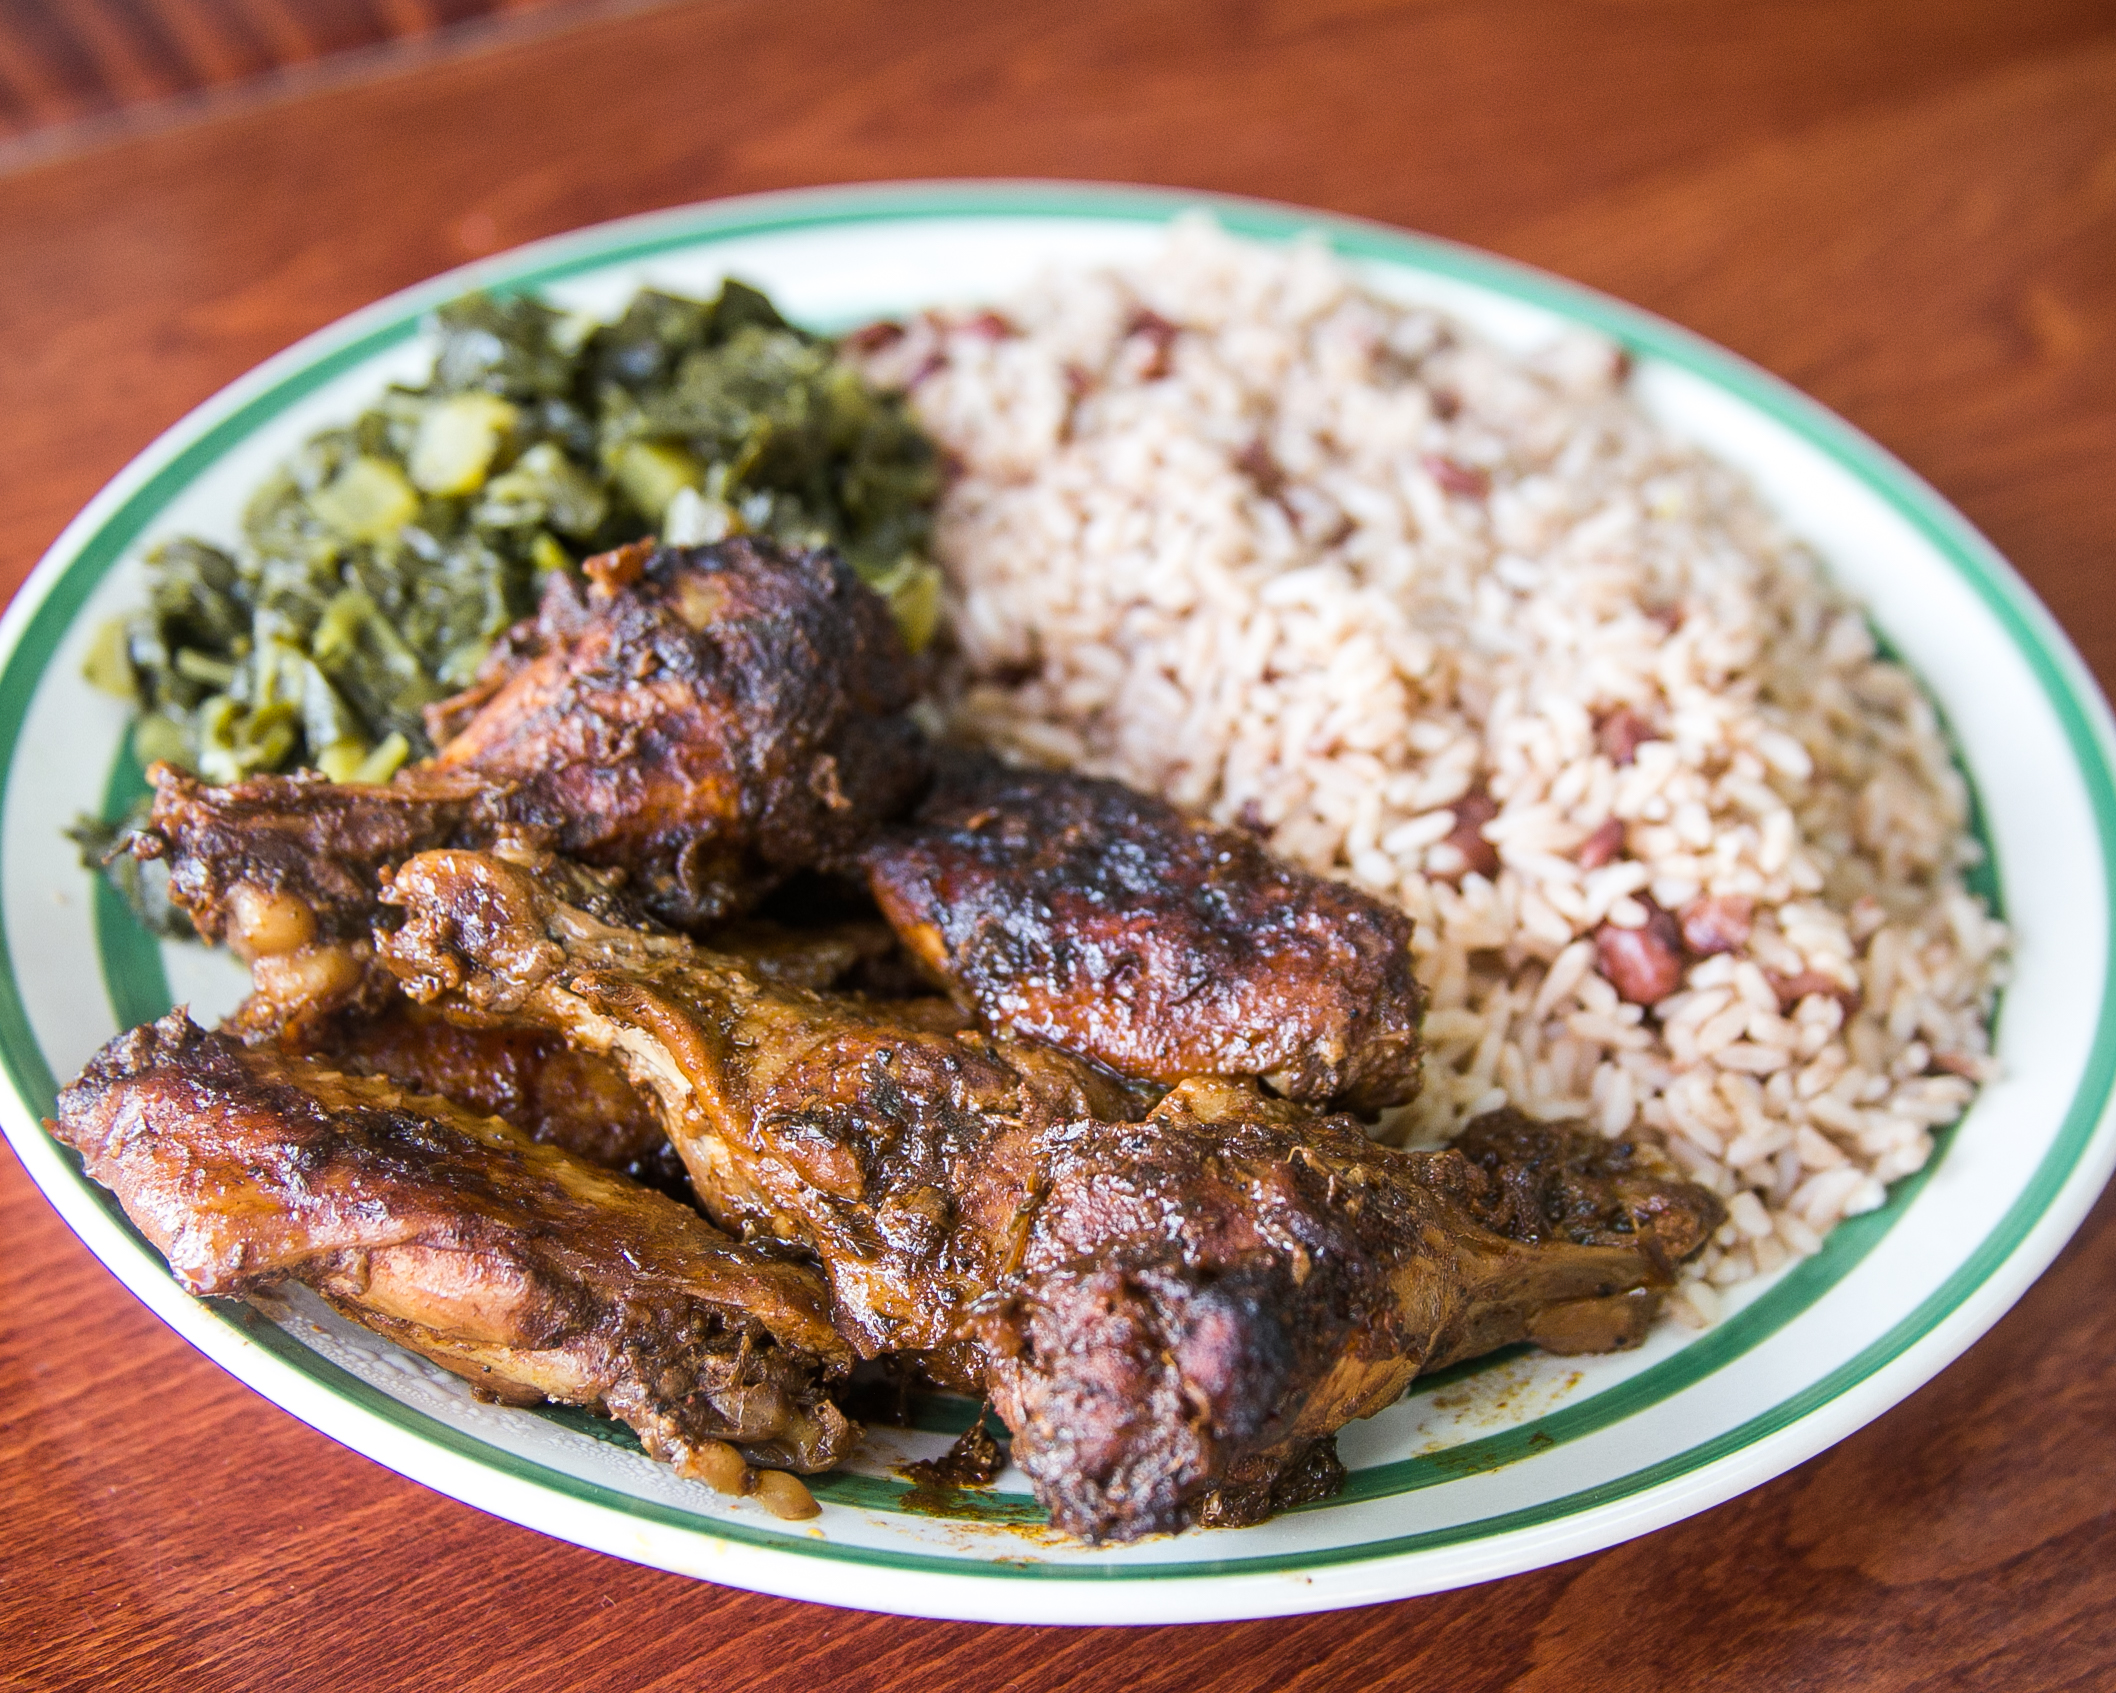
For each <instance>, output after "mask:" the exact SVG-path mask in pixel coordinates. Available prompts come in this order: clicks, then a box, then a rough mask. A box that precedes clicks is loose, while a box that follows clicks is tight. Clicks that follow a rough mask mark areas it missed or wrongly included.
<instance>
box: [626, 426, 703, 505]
mask: <svg viewBox="0 0 2116 1693" xmlns="http://www.w3.org/2000/svg"><path fill="white" fill-rule="evenodd" d="M610 470H611V473H612V474H613V475H614V476H615V477H616V478H617V483H618V486H619V487H621V488H623V489H624V491H625V492H626V493H627V494H629V495H630V496H631V498H632V503H633V504H634V505H636V506H637V507H638V508H639V509H640V510H641V511H642V512H644V513H645V514H646V516H647V517H648V518H649V519H650V520H652V521H653V522H655V523H659V522H660V521H661V518H662V514H663V513H664V512H666V511H667V510H668V509H669V502H670V501H671V500H673V499H674V498H675V497H676V496H677V494H678V493H679V492H680V491H682V490H683V489H685V488H691V489H696V488H700V487H702V486H704V483H705V466H704V465H702V464H700V463H699V462H698V461H697V460H696V459H695V458H693V457H692V456H691V455H690V454H689V453H687V452H685V451H684V450H683V449H682V448H681V447H672V446H670V445H669V444H668V443H667V442H665V441H627V442H626V443H625V444H624V445H623V446H622V447H619V448H618V449H617V454H616V458H615V461H614V462H613V463H612V464H611V466H610Z"/></svg>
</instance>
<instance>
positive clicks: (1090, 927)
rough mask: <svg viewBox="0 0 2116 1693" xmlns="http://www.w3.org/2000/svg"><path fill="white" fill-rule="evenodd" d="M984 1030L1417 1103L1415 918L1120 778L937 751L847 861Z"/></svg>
mask: <svg viewBox="0 0 2116 1693" xmlns="http://www.w3.org/2000/svg"><path fill="white" fill-rule="evenodd" d="M863 862H864V864H865V867H866V870H867V877H868V883H869V886H870V887H871V889H872V890H873V893H874V896H875V899H876V901H877V902H878V903H879V904H880V905H881V907H882V910H883V912H884V913H885V914H886V915H887V916H888V918H889V920H890V922H891V923H892V924H893V925H894V926H895V928H896V930H897V932H898V934H899V935H900V936H902V937H903V940H904V942H905V944H906V945H907V946H908V947H909V948H910V949H911V951H912V952H913V953H914V954H915V955H916V956H917V957H918V958H919V960H920V961H921V962H922V963H923V964H924V965H925V966H926V967H927V969H928V970H929V971H930V972H931V973H932V975H933V976H934V978H935V979H936V980H937V981H939V982H940V983H942V984H943V985H944V986H945V987H946V988H947V989H948V990H949V992H951V993H953V994H955V995H956V996H958V997H959V998H960V999H961V1000H962V1001H963V1002H964V1003H965V1004H966V1005H968V1006H970V1007H972V1008H973V1009H974V1010H975V1011H976V1012H977V1013H978V1015H979V1016H981V1017H983V1018H984V1019H985V1020H986V1021H987V1022H988V1023H989V1024H991V1025H992V1026H995V1027H1003V1028H1011V1029H1014V1030H1016V1031H1017V1032H1019V1033H1021V1034H1025V1035H1033V1036H1034V1037H1036V1038H1037V1039H1039V1040H1044V1041H1048V1042H1050V1043H1051V1044H1052V1045H1054V1046H1059V1047H1063V1048H1065V1049H1066V1050H1067V1051H1070V1052H1076V1053H1079V1054H1080V1055H1082V1056H1083V1057H1087V1058H1091V1059H1094V1060H1095V1061H1097V1062H1098V1063H1102V1064H1106V1065H1108V1066H1109V1067H1110V1068H1111V1069H1113V1070H1118V1071H1121V1072H1123V1073H1125V1074H1127V1075H1133V1076H1140V1077H1144V1078H1146V1079H1148V1080H1152V1081H1156V1082H1160V1083H1163V1084H1171V1085H1172V1084H1174V1083H1176V1082H1179V1081H1181V1080H1183V1079H1184V1078H1185V1077H1188V1076H1261V1077H1264V1078H1266V1079H1267V1080H1268V1081H1269V1082H1270V1084H1271V1086H1272V1088H1273V1089H1274V1090H1275V1091H1277V1092H1278V1093H1280V1094H1282V1095H1284V1096H1286V1097H1288V1098H1292V1099H1298V1100H1302V1101H1305V1102H1309V1103H1313V1104H1318V1105H1322V1104H1332V1103H1334V1104H1336V1105H1338V1106H1340V1107H1343V1108H1345V1109H1350V1110H1356V1111H1363V1112H1372V1111H1378V1110H1380V1109H1382V1108H1384V1107H1387V1106H1392V1105H1401V1104H1403V1103H1404V1102H1405V1101H1406V1100H1408V1099H1410V1098H1411V1097H1412V1096H1413V1095H1414V1094H1415V1093H1416V1092H1417V1089H1418V1062H1419V1042H1418V1025H1419V1022H1420V1020H1421V1018H1422V1017H1423V1015H1424V997H1423V995H1422V993H1421V991H1420V989H1419V986H1418V983H1417V980H1416V978H1415V977H1414V976H1413V975H1412V973H1411V953H1410V940H1411V920H1410V918H1409V917H1407V916H1405V915H1404V913H1403V912H1402V911H1401V910H1399V909H1398V908H1396V907H1395V906H1392V905H1388V904H1386V903H1384V902H1383V901H1381V900H1378V899H1374V898H1372V897H1371V896H1369V895H1367V894H1363V893H1361V892H1359V891H1358V890H1357V889H1354V888H1350V887H1347V886H1345V885H1344V884H1343V883H1341V882H1332V881H1326V880H1324V879H1323V878H1322V877H1320V876H1312V875H1309V874H1308V873H1307V872H1306V871H1303V870H1297V869H1295V868H1293V867H1292V866H1291V865H1289V864H1285V863H1283V862H1281V861H1280V860H1278V859H1276V858H1274V857H1272V855H1271V854H1270V853H1269V852H1268V851H1266V850H1265V848H1264V847H1263V846H1262V845H1261V844H1260V843H1259V842H1258V841H1256V840H1255V839H1254V838H1252V837H1251V836H1249V835H1246V834H1243V833H1241V832H1239V831H1235V830H1227V829H1216V828H1213V827H1211V826H1210V825H1208V824H1204V823H1199V822H1197V821H1195V820H1193V819H1191V818H1188V817H1185V816H1184V815H1183V814H1182V813H1181V812H1179V811H1177V810H1176V809H1175V808H1174V807H1173V806H1170V805H1166V804H1164V803H1162V802H1161V801H1159V800H1156V799H1151V798H1148V797H1147V796H1146V795H1144V794H1140V793H1135V792H1134V791H1132V790H1131V789H1129V788H1125V787H1122V786H1120V785H1118V784H1117V783H1115V782H1102V781H1096V780H1093V779H1091V778H1088V777H1083V776H1072V775H1064V774H1059V773H1054V772H1050V771H1035V770H1014V769H1009V768H1007V767H1006V766H1004V765H1001V764H998V763H996V762H993V761H991V760H989V759H979V758H968V757H959V756H958V757H951V758H949V759H947V760H946V761H945V762H944V763H943V764H942V765H941V768H940V771H939V774H938V777H937V779H936V782H935V784H934V787H933V789H932V791H931V792H930V793H929V794H928V795H927V797H926V799H925V801H924V803H923V804H922V805H921V806H920V807H919V809H918V811H917V813H916V815H915V816H914V817H913V819H912V820H911V821H910V822H909V823H908V824H906V825H903V826H900V827H897V828H893V829H890V830H887V831H885V832H884V833H883V834H882V835H881V836H880V837H879V838H878V839H877V840H876V841H875V843H874V844H873V845H872V846H871V847H869V848H868V849H867V852H866V854H865V856H864V860H863Z"/></svg>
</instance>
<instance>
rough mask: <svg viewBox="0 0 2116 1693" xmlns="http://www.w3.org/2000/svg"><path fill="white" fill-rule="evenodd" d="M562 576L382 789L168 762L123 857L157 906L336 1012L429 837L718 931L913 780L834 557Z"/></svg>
mask: <svg viewBox="0 0 2116 1693" xmlns="http://www.w3.org/2000/svg"><path fill="white" fill-rule="evenodd" d="M588 573H589V575H590V577H591V579H592V583H593V585H592V587H591V588H590V590H589V591H588V594H587V596H586V598H585V601H583V600H582V599H581V598H580V596H579V595H578V593H577V591H576V590H574V589H573V588H572V587H571V586H570V585H569V584H568V583H567V582H566V581H565V579H564V578H563V577H561V576H554V578H553V587H552V588H551V589H550V590H549V591H548V592H547V594H546V596H545V604H544V607H543V610H542V611H541V612H540V614H539V616H538V619H537V620H536V622H535V624H534V625H533V626H531V627H528V628H525V629H521V630H517V631H515V633H514V634H513V635H512V636H511V637H510V638H509V639H508V640H507V641H506V642H504V643H503V644H502V646H501V648H500V649H499V652H498V654H497V656H496V659H495V661H494V662H493V664H492V666H491V671H490V674H488V675H487V676H486V677H485V678H484V679H483V681H482V682H481V683H480V685H479V687H478V689H476V690H474V692H473V694H472V695H471V696H469V697H468V698H467V700H466V701H465V702H464V703H463V704H462V705H460V706H458V707H456V708H455V709H453V710H451V709H450V708H447V707H444V708H442V709H441V711H440V712H439V713H438V714H437V716H436V723H437V725H440V726H443V727H447V726H450V725H460V727H458V728H457V729H456V732H455V733H454V734H453V736H452V738H450V739H449V740H447V742H446V743H445V744H444V745H443V746H442V747H441V750H440V751H439V752H438V753H437V754H436V755H435V757H434V758H432V759H431V760H429V761H428V762H426V763H425V764H421V765H416V766H414V767H412V768H411V769H408V770H406V771H403V772H401V773H400V774H399V775H398V776H397V777H396V779H395V780H393V781H392V782H390V783H388V784H386V785H383V786H373V785H361V784H341V783H333V782H328V781H325V780H322V779H321V778H318V777H314V776H260V777H253V778H250V779H248V780H246V781H241V782H237V783H234V784H233V785H231V786H229V787H225V788H213V787H208V786H206V785H204V784H202V783H200V782H198V781H196V780H194V779H193V778H191V777H189V776H186V775H184V774H182V773H181V772H178V771H175V770H172V769H170V768H169V767H167V766H157V767H156V768H155V769H154V771H153V772H151V774H152V776H153V779H154V783H155V788H156V796H155V804H154V809H153V813H152V816H151V818H150V820H149V825H148V827H147V829H145V830H144V831H142V832H141V833H140V835H138V836H137V837H136V838H135V839H136V844H135V849H134V850H135V851H136V852H138V853H140V854H141V855H142V856H146V857H161V858H164V859H166V860H167V861H168V864H169V869H170V893H171V897H172V898H173V899H174V900H175V901H176V902H177V903H178V904H180V905H181V906H182V907H183V908H184V909H185V911H186V912H188V913H189V914H190V916H191V919H192V922H193V923H194V925H195V926H196V927H197V928H198V931H199V933H200V934H201V935H203V936H204V937H205V938H206V939H207V940H220V939H223V938H225V939H227V940H229V941H230V942H231V944H233V945H234V946H235V947H236V948H237V950H238V951H240V952H242V953H243V954H244V956H245V957H246V958H250V959H251V960H252V961H253V963H254V961H255V960H256V959H258V958H271V959H273V960H275V961H277V962H275V963H274V964H272V965H270V966H268V967H267V968H266V970H265V971H264V972H262V973H261V976H260V980H259V984H258V985H259V988H260V990H261V991H266V992H268V993H269V992H272V991H274V987H275V983H276V982H278V981H279V980H280V979H282V978H283V979H285V982H286V988H285V993H286V997H287V998H289V1000H290V1001H291V1000H299V999H301V998H303V997H304V996H306V997H307V998H309V999H311V1000H313V999H314V998H315V997H316V996H315V993H314V992H312V991H311V990H317V989H329V990H330V991H331V992H334V993H336V995H337V996H338V998H339V1000H340V1001H341V1002H343V1001H346V1000H349V999H351V998H353V997H354V996H355V995H356V993H357V991H358V988H359V984H360V980H361V970H362V965H363V962H364V957H363V955H362V954H361V953H360V950H359V949H360V948H361V946H362V945H363V943H364V942H365V940H366V937H367V934H368V931H369V929H370V928H371V927H372V925H373V923H374V920H375V916H376V903H375V895H376V890H377V888H378V886H379V884H380V878H381V874H382V872H383V871H384V870H385V869H386V868H388V867H389V866H391V865H394V864H397V863H400V862H402V861H403V860H404V859H405V858H407V857H409V856H410V855H411V854H412V853H414V852H418V851H422V850H425V849H427V848H430V847H436V846H442V845H481V846H482V845H488V844H490V843H491V842H492V841H494V840H496V839H498V838H499V837H500V836H502V835H505V834H517V835H520V834H530V835H533V836H535V837H536V838H537V839H539V840H541V841H543V842H545V843H546V844H548V845H550V846H552V847H554V848H555V849H557V850H559V851H561V852H564V853H566V854H568V855H569V856H571V857H573V858H576V859H579V860H580V861H582V862H584V863H588V864H593V865H599V866H606V867H610V868H615V869H619V870H622V871H624V872H625V873H626V876H627V880H628V888H629V891H630V894H631V896H632V897H633V898H635V899H636V900H637V901H639V902H640V904H641V905H642V906H643V908H644V909H645V910H646V911H648V912H650V913H651V914H652V915H653V916H654V917H656V918H658V919H660V920H662V921H664V922H667V923H672V924H675V925H678V926H685V925H701V924H707V923H712V922H717V921H719V920H721V919H723V918H726V917H728V916H730V915H732V914H734V913H735V912H737V911H739V910H741V909H742V908H744V907H745V906H747V905H748V904H749V903H751V902H752V901H753V900H754V899H755V898H756V897H757V896H758V895H759V894H761V893H762V892H764V891H765V890H766V889H768V888H770V887H771V886H772V885H773V884H774V883H775V882H777V881H778V880H780V879H781V878H783V877H784V876H785V875H787V874H788V873H789V872H791V871H794V870H798V869H801V868H803V867H806V866H810V865H816V864H828V863H834V862H841V861H843V862H849V861H850V860H851V858H852V857H853V855H854V854H855V853H856V852H857V850H858V848H859V847H860V846H861V845H862V844H864V842H865V840H866V838H867V836H868V835H869V834H870V833H871V832H872V831H873V830H874V829H875V828H876V827H877V826H878V825H879V824H881V823H883V822H885V821H887V820H888V819H889V818H891V817H892V816H894V815H896V814H897V813H898V812H900V811H901V810H902V809H903V808H904V807H905V806H906V805H908V804H909V803H910V802H911V801H912V799H914V798H915V797H916V795H917V793H918V790H919V788H920V786H921V785H922V783H923V782H924V781H925V777H926V766H925V753H924V750H923V743H922V741H921V739H920V737H919V734H918V731H917V729H916V727H915V726H914V725H913V723H912V722H911V720H910V719H909V717H908V716H907V715H905V713H906V708H907V707H909V705H910V704H911V701H912V697H913V686H912V675H911V666H910V661H909V659H908V658H907V656H906V654H905V652H904V648H903V645H902V642H901V641H900V640H899V638H898V636H897V633H896V629H895V626H894V624H893V623H892V621H891V619H890V615H889V610H888V607H887V606H886V605H885V604H884V603H883V601H882V600H881V598H880V597H879V596H878V595H876V594H875V593H874V592H873V590H872V589H870V588H868V587H866V586H865V585H864V584H862V583H861V582H860V581H859V579H858V578H857V577H855V576H854V575H853V573H852V571H851V570H850V568H849V567H848V566H846V565H845V564H844V563H843V561H841V560H840V559H839V558H838V557H837V556H836V555H835V554H833V553H828V552H801V551H795V550H790V549H785V548H781V547H777V546H774V545H772V544H770V543H767V542H762V541H756V540H750V539H738V540H732V541H725V542H720V543H717V544H715V545H712V546H706V547H694V548H681V547H664V548H659V549H657V548H654V547H652V546H651V545H650V544H647V543H640V544H638V545H636V546H632V547H625V548H621V549H619V550H618V551H617V552H615V553H610V554H605V555H603V557H601V558H599V559H593V560H590V561H589V565H588Z"/></svg>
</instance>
